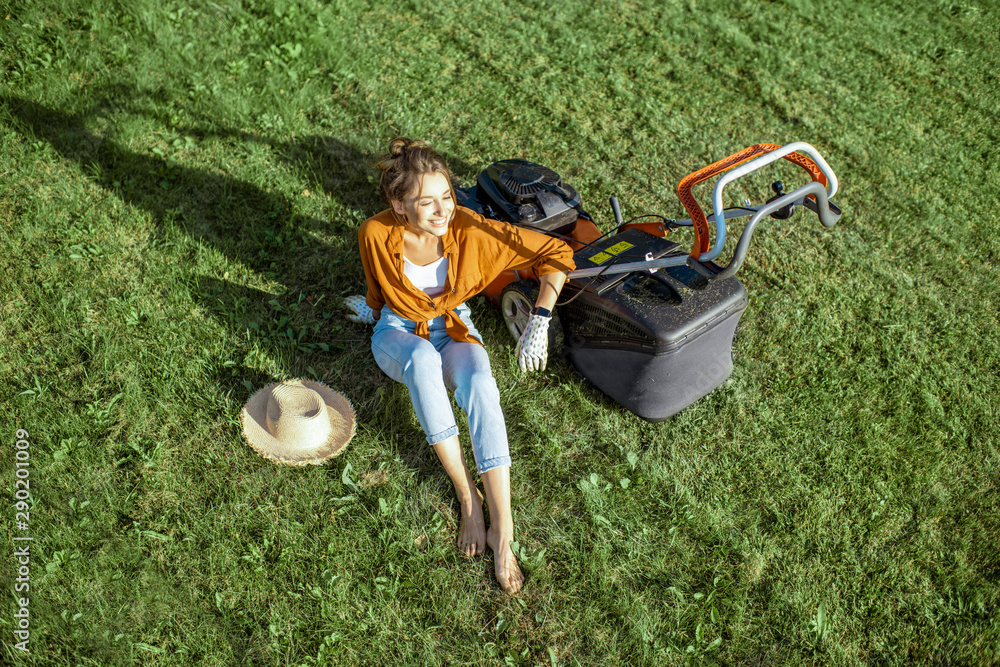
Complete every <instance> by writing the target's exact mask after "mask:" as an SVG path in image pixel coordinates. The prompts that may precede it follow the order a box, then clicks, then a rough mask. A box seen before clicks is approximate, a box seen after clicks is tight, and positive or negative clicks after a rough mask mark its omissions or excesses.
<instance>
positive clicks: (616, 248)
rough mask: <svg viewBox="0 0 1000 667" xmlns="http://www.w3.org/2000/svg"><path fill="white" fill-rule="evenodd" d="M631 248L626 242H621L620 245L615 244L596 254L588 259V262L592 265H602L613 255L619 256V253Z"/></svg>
mask: <svg viewBox="0 0 1000 667" xmlns="http://www.w3.org/2000/svg"><path fill="white" fill-rule="evenodd" d="M632 247H634V246H633V245H632V244H631V243H629V242H628V241H622V242H621V243H616V244H614V245H613V246H611V247H610V248H607V249H606V250H603V251H601V252H599V253H597V254H596V255H594V256H593V257H591V258H590V261H591V262H593V263H594V264H603V263H604V262H606V261H608V260H609V259H611V258H612V257H614V256H615V255H620V254H621V253H623V252H625V251H626V250H628V249H629V248H632Z"/></svg>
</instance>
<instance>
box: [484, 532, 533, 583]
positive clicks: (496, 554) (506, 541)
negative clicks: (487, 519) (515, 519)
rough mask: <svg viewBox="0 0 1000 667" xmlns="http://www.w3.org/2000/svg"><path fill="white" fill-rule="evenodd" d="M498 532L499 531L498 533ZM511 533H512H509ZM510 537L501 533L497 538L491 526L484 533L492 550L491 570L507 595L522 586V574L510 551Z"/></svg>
mask: <svg viewBox="0 0 1000 667" xmlns="http://www.w3.org/2000/svg"><path fill="white" fill-rule="evenodd" d="M498 532H499V531H498ZM511 533H513V531H511ZM511 538H512V535H511V534H510V533H508V534H507V535H504V534H503V533H501V534H500V536H499V537H497V535H496V533H494V532H493V526H490V529H489V530H487V531H486V543H487V544H489V545H490V548H491V549H493V569H494V571H495V572H496V575H497V581H499V582H500V587H501V588H502V589H504V591H505V592H507V593H511V594H513V593H516V592H518V591H519V590H521V587H522V586H524V574H523V573H522V572H521V568H520V566H518V564H517V558H516V557H515V556H514V552H513V551H511V549H510V542H511Z"/></svg>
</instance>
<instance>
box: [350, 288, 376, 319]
mask: <svg viewBox="0 0 1000 667" xmlns="http://www.w3.org/2000/svg"><path fill="white" fill-rule="evenodd" d="M344 305H345V306H347V307H348V308H349V309H350V310H352V311H354V312H353V314H351V315H348V316H347V319H349V320H350V321H351V322H357V323H358V324H375V316H374V315H373V314H372V309H371V308H370V307H369V306H368V304H367V303H365V297H363V296H361V295H360V294H355V295H354V296H349V297H347V298H346V299H344Z"/></svg>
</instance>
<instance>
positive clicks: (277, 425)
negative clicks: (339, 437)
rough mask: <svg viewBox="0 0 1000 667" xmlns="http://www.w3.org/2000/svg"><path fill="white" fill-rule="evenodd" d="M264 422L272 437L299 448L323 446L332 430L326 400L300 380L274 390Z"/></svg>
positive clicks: (280, 385)
mask: <svg viewBox="0 0 1000 667" xmlns="http://www.w3.org/2000/svg"><path fill="white" fill-rule="evenodd" d="M265 419H266V421H265V425H266V427H267V430H268V432H269V433H270V434H271V435H273V436H274V437H275V438H277V439H278V440H279V441H281V442H284V443H287V444H289V445H293V446H297V447H307V448H308V447H310V446H315V445H316V444H318V443H323V442H324V441H325V440H326V439H327V438H328V437H329V435H330V431H331V428H332V427H331V424H330V418H329V417H328V416H327V414H326V402H325V401H323V397H322V396H320V395H319V393H318V392H316V391H314V390H312V389H310V388H309V387H306V386H304V385H303V384H302V383H301V382H300V381H298V380H292V381H290V382H286V383H283V384H279V385H278V386H276V387H275V388H274V390H273V391H272V392H271V395H270V397H269V398H268V400H267V416H266V418H265Z"/></svg>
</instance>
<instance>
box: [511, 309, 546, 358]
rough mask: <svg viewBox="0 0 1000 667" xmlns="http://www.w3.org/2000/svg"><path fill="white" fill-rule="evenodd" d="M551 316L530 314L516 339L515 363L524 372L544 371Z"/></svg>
mask: <svg viewBox="0 0 1000 667" xmlns="http://www.w3.org/2000/svg"><path fill="white" fill-rule="evenodd" d="M551 319H552V318H551V317H544V316H542V315H536V314H535V313H532V314H531V317H529V318H528V324H527V325H526V326H525V327H524V331H523V332H522V333H521V338H520V339H519V340H518V341H517V350H516V351H515V354H517V364H518V365H519V366H520V367H521V370H522V371H524V372H528V371H544V370H545V365H546V364H547V363H548V360H549V321H550V320H551Z"/></svg>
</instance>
